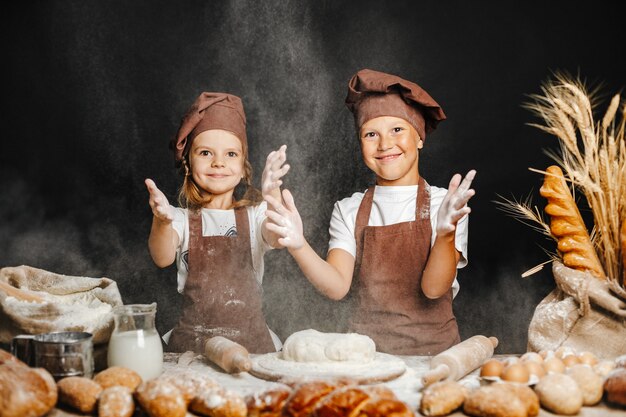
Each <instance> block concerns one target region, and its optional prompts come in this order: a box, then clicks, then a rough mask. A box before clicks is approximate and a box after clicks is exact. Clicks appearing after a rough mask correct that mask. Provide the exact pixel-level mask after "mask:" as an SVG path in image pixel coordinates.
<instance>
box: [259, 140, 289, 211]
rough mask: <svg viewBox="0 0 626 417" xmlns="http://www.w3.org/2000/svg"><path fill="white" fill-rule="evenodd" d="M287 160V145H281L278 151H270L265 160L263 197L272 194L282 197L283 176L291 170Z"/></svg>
mask: <svg viewBox="0 0 626 417" xmlns="http://www.w3.org/2000/svg"><path fill="white" fill-rule="evenodd" d="M286 160H287V145H283V146H281V147H280V148H279V149H278V150H277V151H272V152H270V154H269V155H267V160H266V161H265V168H264V169H263V176H262V179H261V194H263V198H264V199H265V197H266V196H267V195H272V196H274V197H275V198H280V186H281V185H282V184H283V182H282V180H281V178H282V177H284V176H285V174H287V172H288V171H289V165H287V164H285V161H286Z"/></svg>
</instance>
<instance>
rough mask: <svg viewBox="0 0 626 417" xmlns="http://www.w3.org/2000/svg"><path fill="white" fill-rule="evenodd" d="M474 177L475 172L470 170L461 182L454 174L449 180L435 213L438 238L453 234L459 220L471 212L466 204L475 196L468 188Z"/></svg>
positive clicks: (459, 176) (458, 175)
mask: <svg viewBox="0 0 626 417" xmlns="http://www.w3.org/2000/svg"><path fill="white" fill-rule="evenodd" d="M475 176H476V171H475V170H473V169H472V170H471V171H469V172H468V173H467V175H466V176H465V178H463V181H461V175H460V174H455V175H454V176H453V177H452V179H451V180H450V184H449V185H448V192H447V194H446V196H445V197H444V198H443V202H442V203H441V207H439V212H438V213H437V235H438V236H446V235H449V234H451V233H454V231H455V230H456V224H457V223H458V222H459V220H461V218H462V217H463V216H465V215H466V214H469V212H470V211H471V209H470V208H469V207H468V206H467V202H468V201H469V199H470V198H472V197H473V196H474V194H476V191H474V190H473V189H471V188H470V186H471V185H472V181H473V180H474V177H475Z"/></svg>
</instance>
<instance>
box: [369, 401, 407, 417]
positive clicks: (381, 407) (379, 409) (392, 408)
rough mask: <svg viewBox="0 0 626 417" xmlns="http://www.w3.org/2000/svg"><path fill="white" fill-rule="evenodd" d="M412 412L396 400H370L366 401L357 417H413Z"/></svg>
mask: <svg viewBox="0 0 626 417" xmlns="http://www.w3.org/2000/svg"><path fill="white" fill-rule="evenodd" d="M413 416H414V414H413V412H412V411H411V410H410V409H409V407H407V405H406V404H405V403H403V402H402V401H400V400H397V399H389V398H373V397H372V398H371V399H370V400H369V401H367V402H366V403H365V404H364V405H363V408H361V413H360V415H359V417H413Z"/></svg>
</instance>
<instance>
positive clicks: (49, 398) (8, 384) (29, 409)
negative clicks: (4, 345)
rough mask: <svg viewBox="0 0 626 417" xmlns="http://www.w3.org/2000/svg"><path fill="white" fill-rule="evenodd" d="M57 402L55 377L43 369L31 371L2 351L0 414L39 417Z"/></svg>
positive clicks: (0, 358)
mask: <svg viewBox="0 0 626 417" xmlns="http://www.w3.org/2000/svg"><path fill="white" fill-rule="evenodd" d="M56 402H57V386H56V383H55V382H54V378H53V377H52V375H50V373H49V372H48V371H46V370H45V369H43V368H35V369H33V368H30V367H28V366H27V365H26V364H24V363H23V362H22V361H20V360H18V359H17V358H15V357H14V356H13V355H11V354H10V353H8V352H6V351H4V350H2V349H0V415H1V416H2V417H23V416H33V417H39V416H43V415H45V414H47V413H48V412H49V411H50V410H51V409H52V408H53V407H54V405H55V404H56Z"/></svg>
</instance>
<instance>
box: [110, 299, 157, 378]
mask: <svg viewBox="0 0 626 417" xmlns="http://www.w3.org/2000/svg"><path fill="white" fill-rule="evenodd" d="M113 318H114V320H115V328H114V329H113V333H112V334H111V339H110V340H109V350H108V356H107V362H108V365H109V367H111V366H123V367H125V368H129V369H132V370H134V371H135V372H137V373H138V374H139V375H140V376H141V378H142V379H143V380H144V381H146V380H148V379H152V378H156V377H158V376H159V375H161V372H162V371H163V345H161V337H160V336H159V333H158V332H157V330H156V326H155V318H156V303H152V304H128V305H121V306H117V307H115V308H114V309H113Z"/></svg>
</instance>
